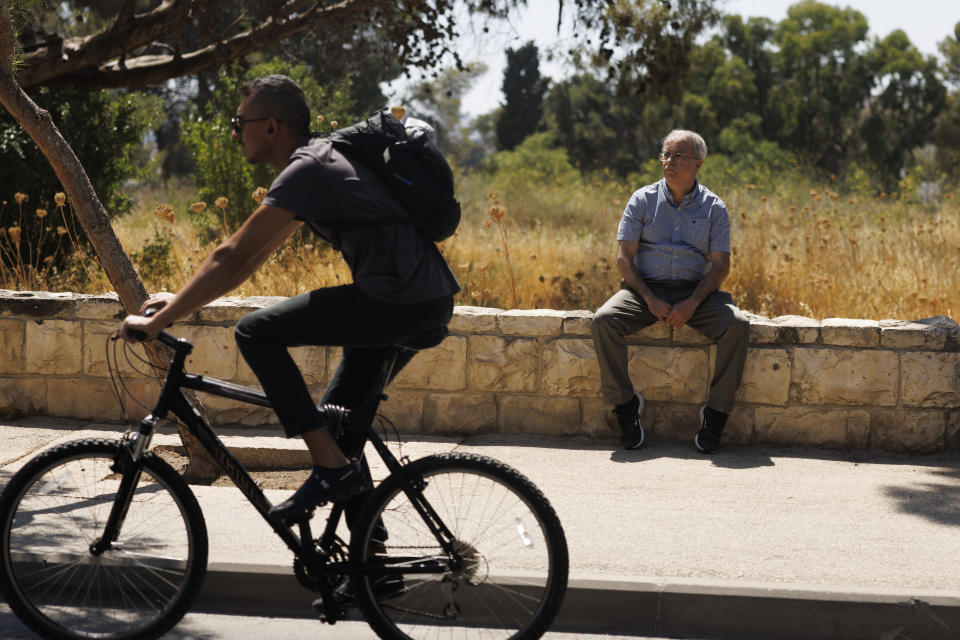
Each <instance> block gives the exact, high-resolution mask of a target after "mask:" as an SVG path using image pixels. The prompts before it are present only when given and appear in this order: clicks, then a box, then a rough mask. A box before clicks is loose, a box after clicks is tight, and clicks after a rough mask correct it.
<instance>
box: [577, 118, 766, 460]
mask: <svg viewBox="0 0 960 640" xmlns="http://www.w3.org/2000/svg"><path fill="white" fill-rule="evenodd" d="M706 157H707V145H706V143H705V142H704V141H703V138H702V137H700V136H699V135H698V134H696V133H694V132H693V131H684V130H675V131H671V132H670V134H669V135H667V137H666V138H665V139H664V141H663V150H662V152H661V153H660V160H661V161H662V162H663V179H662V180H660V181H659V182H656V183H654V184H651V185H648V186H646V187H643V188H642V189H640V190H638V191H636V192H635V193H634V194H633V195H632V196H631V197H630V200H629V202H627V207H626V209H624V211H623V217H622V218H621V220H620V226H619V228H618V230H617V240H618V241H619V244H620V247H619V249H618V251H617V268H618V270H619V271H620V275H621V277H622V278H623V282H622V288H621V289H620V291H618V292H617V293H616V294H614V295H613V296H612V297H611V298H610V299H609V300H607V302H605V303H604V305H603V306H602V307H600V309H599V310H598V311H597V313H596V314H595V315H594V318H593V322H592V324H591V332H592V334H593V344H594V348H595V349H596V351H597V358H598V359H599V361H600V382H601V391H602V394H603V399H604V400H605V401H606V402H608V403H609V404H612V405H614V409H613V413H614V415H615V416H616V417H617V422H618V423H619V425H620V444H621V445H622V446H623V447H624V448H625V449H637V448H639V447H640V446H641V445H642V444H643V426H642V425H641V423H640V414H641V412H642V411H643V396H641V395H640V394H639V393H636V392H635V391H634V389H633V384H632V382H631V381H630V376H629V374H628V371H627V344H626V340H625V336H627V335H629V334H631V333H634V332H636V331H639V330H640V329H643V328H644V327H646V326H649V325H651V324H653V323H654V322H657V321H660V322H662V323H664V326H668V325H669V326H671V327H682V326H683V325H684V324H689V325H690V326H691V327H693V328H694V329H696V330H698V331H700V332H701V333H703V334H704V335H706V336H707V337H709V338H710V339H711V340H714V341H715V342H716V344H717V358H716V364H715V367H714V375H713V380H712V381H711V383H710V395H709V398H708V402H707V404H705V405H703V406H702V407H701V408H700V429H699V431H698V432H697V434H696V436H695V437H694V445H695V446H696V448H697V449H698V450H699V451H702V452H703V453H713V452H714V451H716V450H717V449H718V448H719V447H720V435H721V433H722V432H723V427H724V425H725V424H726V420H727V416H728V415H729V413H730V410H731V409H732V408H733V403H734V395H735V394H736V391H737V388H738V387H739V386H740V379H741V377H742V376H743V363H744V361H745V359H746V355H747V342H748V338H749V329H750V323H749V320H747V318H746V317H745V316H744V314H743V313H742V312H741V311H740V310H739V309H738V308H737V307H736V306H735V305H734V304H733V299H732V298H731V296H730V294H729V293H726V292H723V291H719V288H720V285H721V283H722V282H723V280H724V279H725V278H726V277H727V274H728V273H729V272H730V221H729V218H728V216H727V207H726V205H725V204H724V203H723V201H722V200H720V198H718V197H717V195H716V194H714V193H713V192H711V191H710V190H709V189H707V188H706V187H704V186H703V185H701V184H700V183H699V182H698V181H697V172H698V171H700V166H701V165H702V164H703V160H704V158H706Z"/></svg>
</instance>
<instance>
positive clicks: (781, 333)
mask: <svg viewBox="0 0 960 640" xmlns="http://www.w3.org/2000/svg"><path fill="white" fill-rule="evenodd" d="M819 337H820V323H819V322H817V321H816V320H813V319H811V318H804V317H802V316H780V317H778V318H774V319H772V320H771V319H769V318H763V317H760V316H756V317H754V316H751V317H750V342H751V343H752V344H777V345H793V344H811V343H814V342H816V341H817V339H818V338H819Z"/></svg>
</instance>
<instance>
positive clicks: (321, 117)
mask: <svg viewBox="0 0 960 640" xmlns="http://www.w3.org/2000/svg"><path fill="white" fill-rule="evenodd" d="M317 124H323V114H322V113H321V114H320V115H318V116H317Z"/></svg>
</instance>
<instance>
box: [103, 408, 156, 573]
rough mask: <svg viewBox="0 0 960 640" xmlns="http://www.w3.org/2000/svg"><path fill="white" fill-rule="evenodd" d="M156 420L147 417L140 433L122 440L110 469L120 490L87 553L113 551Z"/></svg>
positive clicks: (137, 481)
mask: <svg viewBox="0 0 960 640" xmlns="http://www.w3.org/2000/svg"><path fill="white" fill-rule="evenodd" d="M158 420H159V418H156V417H154V415H153V414H150V415H148V416H147V417H146V418H144V419H143V421H142V422H141V423H140V431H139V432H135V433H130V434H129V435H128V436H127V437H125V438H124V440H123V442H122V443H121V445H120V450H119V451H118V452H117V457H116V458H114V460H113V464H112V465H110V470H111V471H113V472H114V473H119V474H120V487H119V488H118V489H117V495H116V497H114V499H113V506H112V507H111V508H110V515H109V517H108V518H107V522H106V525H104V528H103V535H102V536H100V537H99V538H98V539H97V540H94V541H93V542H92V543H90V553H92V554H93V555H95V556H99V555H101V554H103V553H104V552H106V551H109V550H110V549H112V548H113V544H114V543H115V542H116V541H117V539H118V538H119V537H120V529H121V528H122V527H123V521H124V520H125V519H126V517H127V511H128V510H129V509H130V503H131V502H132V501H133V494H134V491H135V490H136V487H137V485H138V484H139V483H140V476H141V475H142V474H143V471H142V470H141V469H140V464H139V462H140V458H141V456H142V455H143V452H144V451H146V450H147V448H148V447H149V446H150V440H151V439H152V438H153V429H154V427H155V426H156V424H157V422H158Z"/></svg>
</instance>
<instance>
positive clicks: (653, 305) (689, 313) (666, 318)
mask: <svg viewBox="0 0 960 640" xmlns="http://www.w3.org/2000/svg"><path fill="white" fill-rule="evenodd" d="M647 306H648V307H649V309H650V313H652V314H653V315H654V316H656V317H657V319H659V320H660V322H662V323H663V326H665V327H666V326H671V327H675V328H678V327H682V326H683V325H685V324H687V321H688V320H690V318H692V317H693V312H694V311H696V310H697V304H696V303H695V302H694V301H693V300H691V299H690V298H687V299H686V300H682V301H680V302H678V303H677V304H674V305H671V304H670V303H668V302H665V301H664V300H661V299H660V298H654V299H653V300H652V301H650V302H648V303H647Z"/></svg>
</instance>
